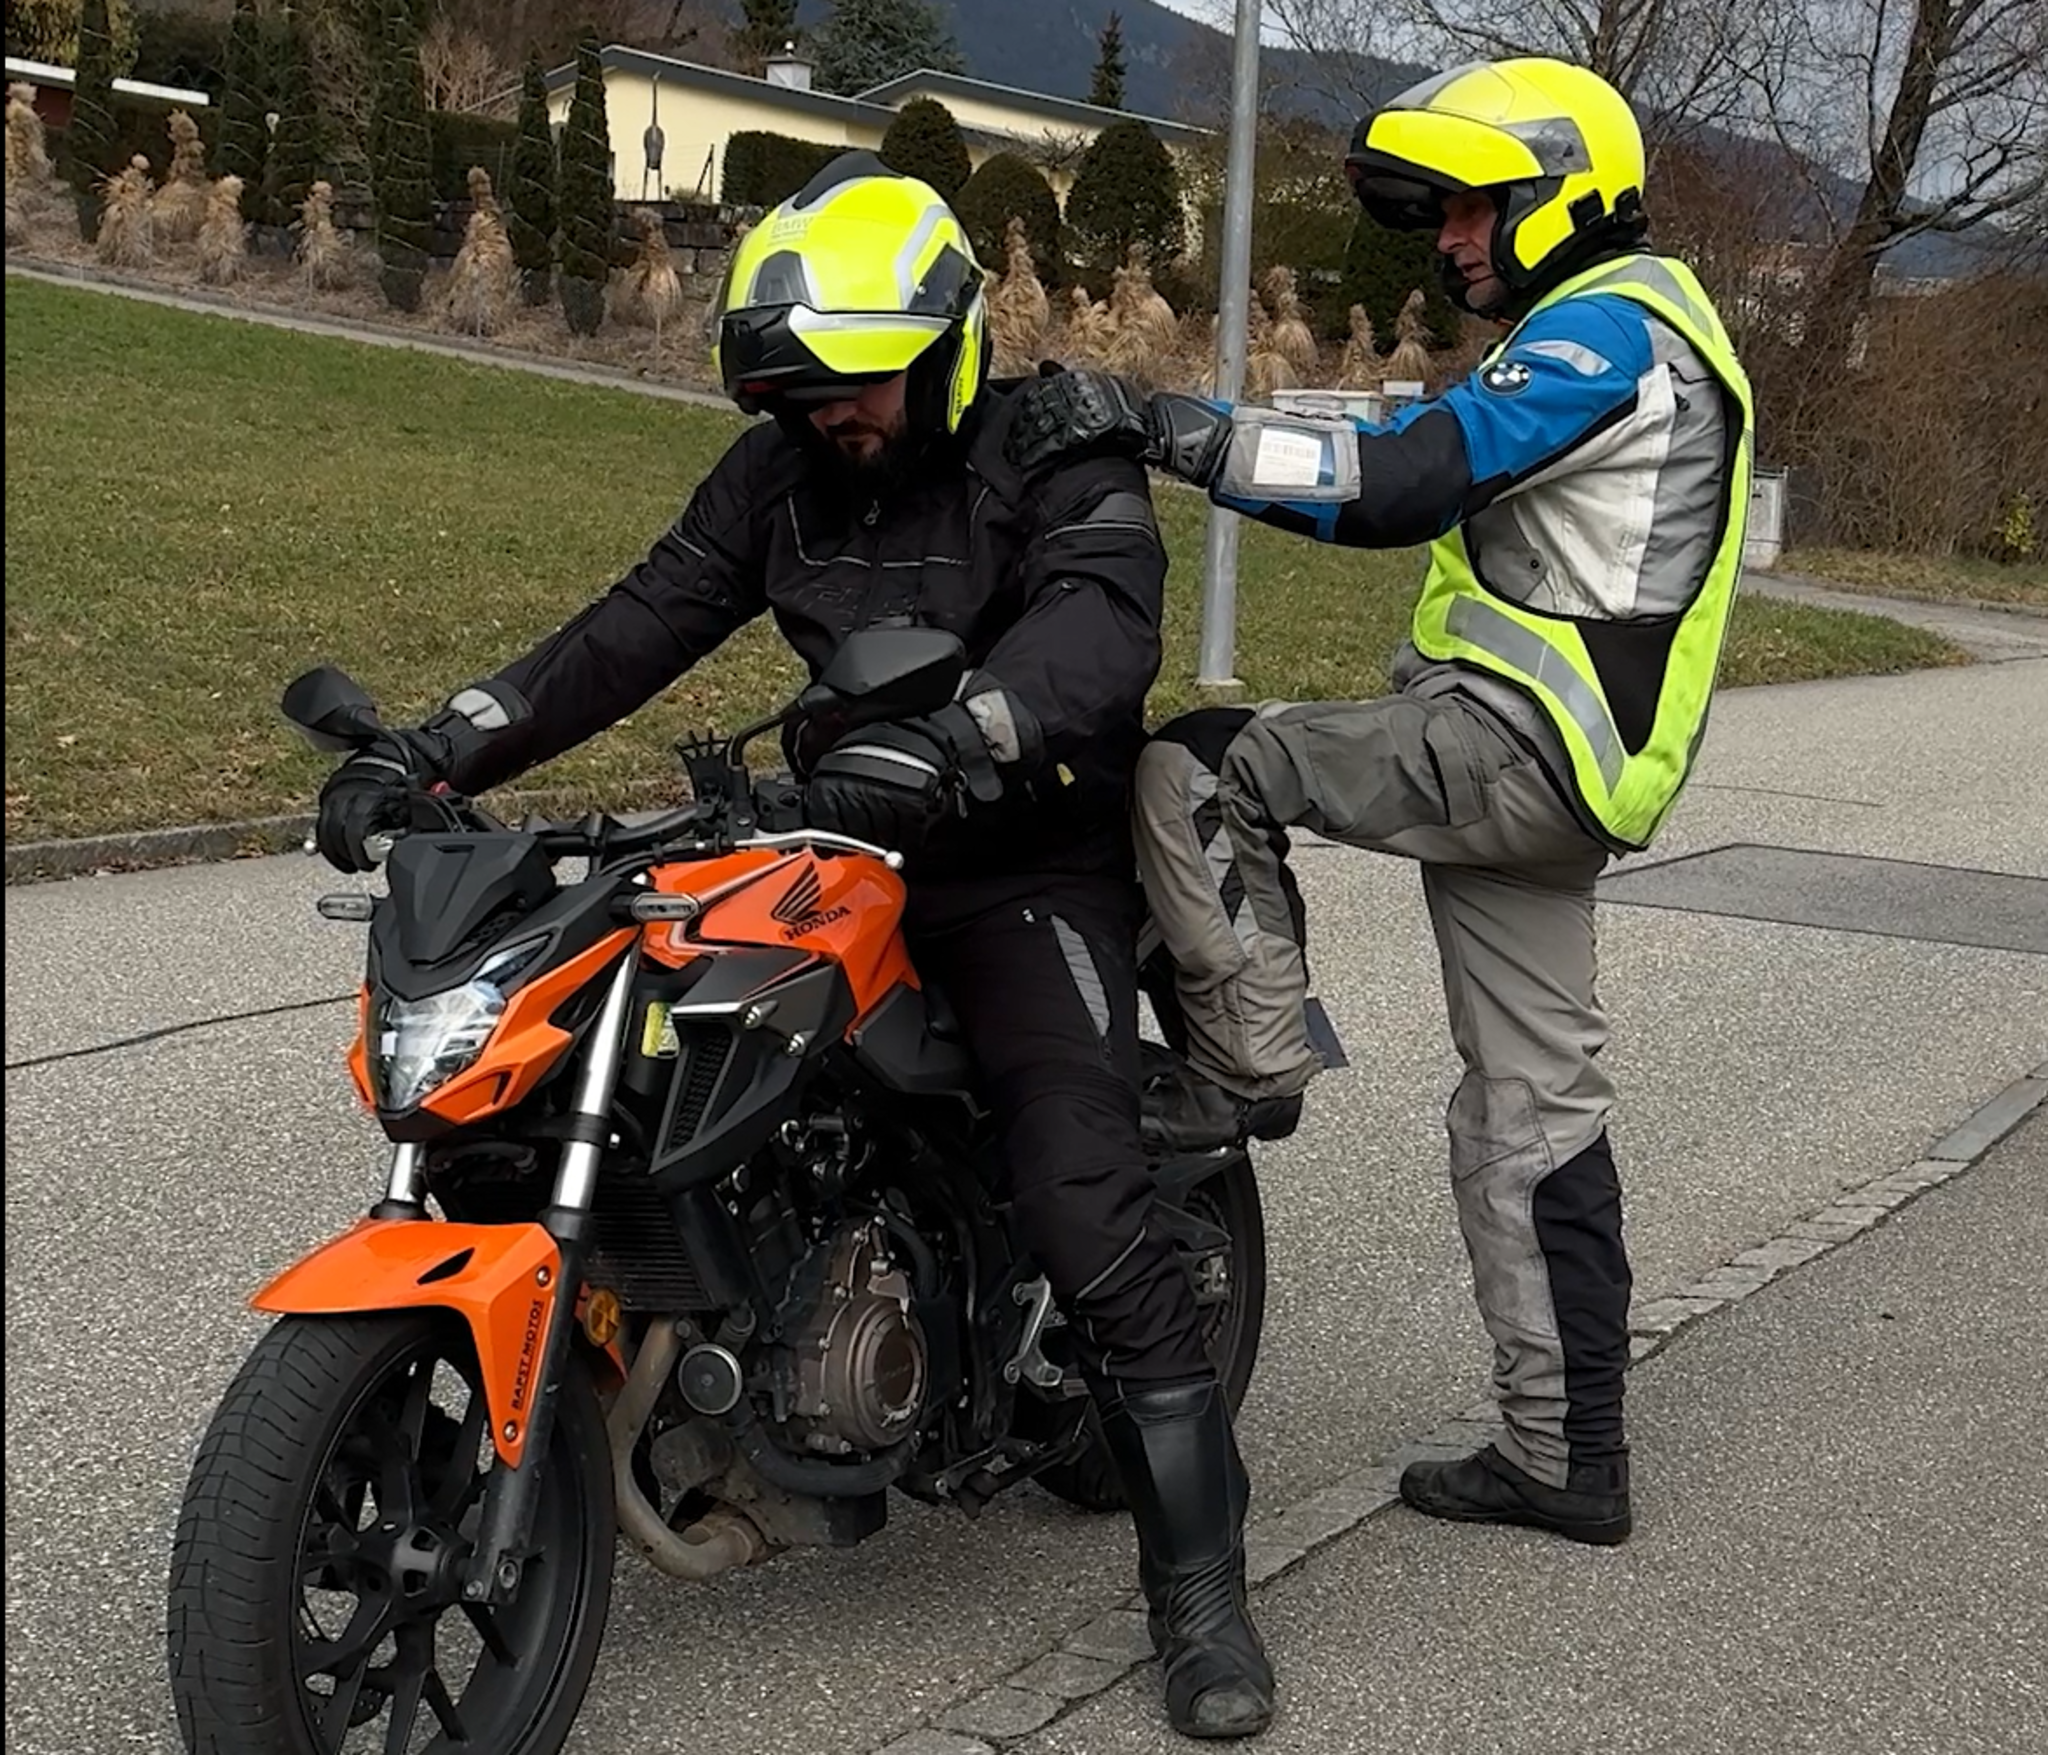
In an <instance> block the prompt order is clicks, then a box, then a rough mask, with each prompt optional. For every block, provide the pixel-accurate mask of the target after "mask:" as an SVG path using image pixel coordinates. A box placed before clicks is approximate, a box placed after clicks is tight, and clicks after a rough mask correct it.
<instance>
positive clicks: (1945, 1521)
mask: <svg viewBox="0 0 2048 1755" xmlns="http://www.w3.org/2000/svg"><path fill="white" fill-rule="evenodd" d="M2044 1258H2048V1119H2037V1120H2035V1121H2033V1122H2031V1123H2029V1124H2028V1125H2027V1126H2026V1127H2025V1128H2024V1129H2023V1130H2022V1131H2021V1132H2020V1133H2019V1134H2017V1135H2015V1136H2014V1137H2013V1138H2012V1139H2011V1140H2009V1141H2008V1142H2007V1144H2006V1145H2005V1146H2003V1147H2002V1148H2001V1149H2000V1150H1999V1151H1998V1152H1997V1153H1995V1154H1994V1155H1993V1156H1992V1157H1991V1158H1990V1159H1989V1160H1987V1161H1986V1162H1985V1163H1984V1164H1982V1165H1981V1166H1979V1167H1978V1168H1977V1169H1975V1170H1973V1171H1971V1172H1970V1173H1969V1174H1968V1175H1967V1176H1965V1177H1963V1178H1962V1179H1961V1180H1959V1181H1957V1182H1955V1183H1952V1184H1950V1185H1949V1186H1948V1187H1946V1188H1942V1189H1939V1190H1937V1191H1935V1192H1934V1193H1931V1194H1929V1195H1928V1196H1926V1197H1925V1198H1924V1199H1923V1200H1922V1201H1920V1202H1919V1203H1917V1204H1915V1205H1914V1206H1912V1207H1909V1208H1908V1209H1907V1210H1906V1211H1904V1212H1903V1213H1901V1214H1900V1215H1898V1216H1897V1217H1896V1218H1894V1219H1893V1220H1892V1221H1891V1222H1890V1223H1889V1224H1887V1225H1885V1226H1884V1227H1883V1228H1882V1229H1881V1230H1879V1231H1877V1232H1875V1233H1873V1234H1872V1235H1870V1236H1869V1237H1867V1238H1865V1239H1864V1240H1862V1241H1860V1242H1858V1243H1854V1244H1851V1245H1850V1246H1849V1247H1847V1248H1846V1249H1844V1250H1842V1251H1840V1252H1839V1253H1837V1254H1836V1255H1834V1256H1831V1257H1829V1258H1828V1259H1827V1260H1825V1261H1822V1262H1818V1263H1816V1264H1815V1265H1813V1266H1812V1267H1810V1268H1807V1269H1805V1270H1802V1271H1801V1272H1800V1273H1799V1274H1798V1275H1796V1276H1794V1277H1793V1278H1791V1279H1789V1280H1786V1281H1782V1282H1780V1283H1779V1284H1777V1285H1775V1286H1772V1287H1770V1288H1768V1289H1766V1290H1765V1291H1763V1292H1760V1293H1758V1294H1756V1295H1755V1296H1754V1297H1752V1298H1750V1299H1749V1300H1747V1301H1746V1302H1745V1303H1743V1304H1742V1305H1741V1306H1739V1307H1738V1308H1736V1309H1734V1310H1732V1311H1728V1312H1725V1313H1723V1314H1722V1315H1720V1316H1717V1317H1715V1318H1714V1319H1713V1320H1712V1321H1710V1322H1707V1323H1705V1324H1702V1325H1701V1326H1700V1327H1699V1328H1698V1329H1697V1330H1695V1331H1693V1332H1691V1333H1690V1334H1688V1335H1686V1336H1685V1337H1683V1338H1681V1339H1680V1340H1679V1341H1678V1342H1676V1343H1675V1344H1674V1345H1673V1346H1672V1348H1671V1349H1670V1350H1669V1351H1668V1352H1666V1353H1663V1354H1660V1355H1659V1356H1658V1357H1657V1358H1655V1359H1654V1360H1652V1361H1650V1362H1649V1363H1648V1364H1646V1365H1645V1366H1643V1367H1642V1368H1641V1369H1639V1370H1638V1371H1637V1372H1636V1373H1634V1374H1633V1375H1632V1377H1631V1378H1630V1401H1631V1417H1632V1423H1633V1428H1634V1452H1635V1467H1636V1473H1637V1494H1636V1504H1637V1527H1636V1534H1635V1537H1634V1539H1633V1540H1632V1541H1631V1542H1630V1543H1629V1544H1628V1545H1627V1546H1626V1547H1623V1548H1618V1549H1613V1550H1590V1549H1583V1548H1574V1547H1572V1546H1570V1545H1569V1544H1567V1543H1564V1542H1560V1541H1557V1540H1555V1539H1552V1538H1549V1537H1545V1536H1541V1535H1538V1534H1535V1533H1534V1532H1530V1531H1520V1530H1512V1531H1511V1530H1473V1529H1460V1528H1456V1527H1453V1526H1450V1525H1444V1524H1436V1523H1432V1522H1431V1521H1429V1520H1428V1519H1425V1518H1422V1517H1419V1516H1416V1515H1415V1514H1414V1513H1412V1512H1409V1511H1407V1510H1406V1509H1400V1510H1396V1511H1392V1512H1389V1513H1387V1514H1385V1515H1384V1516H1382V1517H1380V1518H1377V1519H1375V1520H1374V1521H1373V1522H1372V1523H1370V1524H1368V1525H1367V1526H1365V1527H1364V1528H1363V1529H1361V1530H1360V1531H1359V1532H1358V1533H1356V1534H1354V1535H1352V1536H1348V1537H1346V1538H1344V1539H1343V1540H1341V1541H1339V1542H1337V1543H1336V1544H1334V1545H1333V1546H1332V1547H1330V1548H1328V1549H1326V1550H1324V1551H1322V1552H1321V1553H1318V1554H1317V1555H1316V1556H1315V1557H1314V1558H1313V1559H1312V1560H1310V1561H1309V1562H1308V1564H1307V1565H1306V1566H1304V1567H1303V1568H1301V1569H1300V1570H1299V1571H1298V1572H1296V1573H1294V1574H1292V1575H1290V1576H1288V1577H1287V1578H1285V1579H1283V1580H1281V1581H1279V1582H1278V1583H1276V1584H1274V1585H1273V1586H1272V1587H1270V1588H1269V1589H1268V1590H1266V1591H1265V1592H1263V1593H1262V1595H1261V1598H1260V1602H1259V1610H1260V1617H1261V1622H1262V1626H1263V1630H1264V1633H1265V1636H1266V1639H1267V1641H1268V1643H1269V1644H1270V1645H1271V1647H1272V1649H1273V1652H1274V1655H1275V1660H1276V1662H1277V1663H1278V1665H1279V1667H1280V1673H1281V1678H1282V1688H1283V1693H1284V1705H1283V1711H1282V1715H1281V1718H1280V1720H1279V1723H1278V1724H1277V1725H1276V1727H1275V1729H1274V1731H1273V1732H1272V1734H1271V1735H1270V1736H1268V1737H1267V1738H1266V1739H1265V1740H1264V1741H1262V1742H1261V1743H1259V1744H1258V1745H1257V1747H1258V1748H1259V1749H1260V1750H1261V1752H1262V1755H1368V1752H1371V1755H1377V1752H1379V1751H1390V1752H1396V1751H1397V1752H1399V1755H1496V1752H1497V1755H1595V1752H1598V1755H1667V1752H1668V1755H1726V1752H1729V1751H1734V1750H1741V1751H1743V1752H1744V1755H1780V1752H1783V1755H1791V1752H1793V1751H1800V1752H1811V1755H1965V1752H1966V1751H1967V1752H1976V1755H1994V1752H1995V1755H2038V1751H2040V1750H2042V1749H2044V1748H2048V1546H2044V1544H2048V1537H2044V1532H2048V1468H2044V1467H2043V1464H2042V1458H2043V1456H2044V1454H2048V1394H2044V1393H2043V1390H2042V1379H2041V1355H2042V1340H2043V1332H2044V1330H2043V1323H2042V1291H2041V1279H2042V1276H2041V1264H2042V1261H2043V1260H2044ZM1155 1687H1156V1679H1155V1677H1154V1675H1153V1673H1152V1672H1151V1670H1150V1669H1149V1667H1148V1668H1147V1669H1146V1670H1144V1671H1141V1672H1139V1673H1138V1674H1136V1675H1135V1676H1133V1677H1132V1679H1131V1680H1130V1681H1128V1682H1126V1683H1125V1684H1123V1685H1122V1687H1121V1688H1119V1689H1118V1690H1117V1691H1116V1692H1115V1693H1113V1694H1110V1695H1106V1696H1104V1697H1103V1698H1101V1699H1100V1700H1098V1701H1096V1702H1094V1703H1092V1704H1091V1705H1089V1706H1088V1707H1086V1708H1084V1709H1083V1710H1081V1711H1080V1712H1078V1713H1076V1714H1074V1715H1073V1716H1072V1717H1070V1718H1068V1719H1065V1720H1063V1721H1061V1722H1060V1723H1059V1724H1057V1725H1056V1726H1054V1727H1053V1728H1052V1729H1051V1730H1050V1731H1048V1732H1046V1733H1045V1734H1044V1735H1042V1736H1040V1737H1037V1738H1034V1739H1032V1740H1030V1741H1028V1742H1026V1743H1024V1744H1022V1745H1021V1746H1020V1747H1021V1748H1023V1749H1024V1750H1027V1751H1029V1755H1111V1752H1112V1751H1114V1752H1116V1755H1142V1752H1146V1751H1156V1752H1157V1755H1184V1752H1185V1750H1186V1747H1187V1745H1186V1744H1184V1743H1181V1742H1180V1741H1178V1740H1177V1739H1176V1738H1174V1737H1173V1736H1172V1734H1171V1733H1170V1732H1167V1731H1166V1730H1165V1729H1164V1728H1163V1726H1162V1724H1161V1722H1160V1715H1159V1711H1158V1708H1157V1707H1156V1705H1155V1704H1154V1701H1153V1693H1154V1689H1155Z"/></svg>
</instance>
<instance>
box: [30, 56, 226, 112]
mask: <svg viewBox="0 0 2048 1755" xmlns="http://www.w3.org/2000/svg"><path fill="white" fill-rule="evenodd" d="M7 77H8V78H9V79H25V80H27V81H28V82H29V84H31V85H61V86H63V87H64V89H65V90H67V91H69V90H70V89H71V88H72V87H74V86H75V85H76V84H77V83H78V74H77V72H76V70H75V69H73V68H70V67H57V66H53V65H52V64H51V63H50V62H48V61H24V60H23V59H21V57H20V56H18V55H9V56H8V57H7ZM114 89H115V90H116V91H118V92H119V93H121V95H122V96H123V97H141V98H154V99H156V100H157V101H158V102H159V103H166V104H188V105H190V106H191V107H192V108H193V109H195V110H199V109H204V108H206V106H207V105H208V104H210V103H211V102H212V101H213V100H212V99H211V98H209V97H208V96H207V95H206V93H205V92H203V91H186V90H185V89H184V88H183V87H181V86H176V85H151V84H150V83H149V81H147V80H146V79H117V80H115V81H114Z"/></svg>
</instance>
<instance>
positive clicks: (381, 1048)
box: [370, 938, 547, 1109]
mask: <svg viewBox="0 0 2048 1755" xmlns="http://www.w3.org/2000/svg"><path fill="white" fill-rule="evenodd" d="M546 943H547V941H546V940H545V939H538V938H533V939H528V940H526V941H525V942H524V943H523V944H516V945H513V946H511V947H510V948H509V949H506V950H502V951H499V952H497V953H495V954H494V955H493V956H491V957H490V958H489V959H488V960H487V961H486V962H485V963H484V965H483V967H482V968H480V969H479V970H477V972H476V973H475V974H474V975H472V976H471V977H470V978H469V979H468V980H467V981H465V982H464V983H463V984H462V985H461V986H460V987H451V988H449V989H448V990H447V991H446V992H445V993H430V994H428V995H427V997H426V998H425V999H400V998H398V997H397V996H396V995H395V994H386V995H384V997H383V999H382V1000H381V1001H380V1003H379V1004H378V1007H377V1012H376V1018H375V1024H374V1029H375V1037H374V1040H373V1041H372V1042H371V1044H370V1078H371V1082H372V1084H373V1085H374V1086H375V1088H376V1092H377V1101H378V1103H379V1104H380V1105H381V1106H382V1107H384V1108H386V1109H410V1108H412V1107H414V1106H415V1105H416V1104H418V1103H420V1102H421V1101H423V1100H424V1099H425V1098H426V1097H427V1096H428V1094H429V1093H431V1092H433V1091H435V1090H438V1089H439V1088H440V1087H441V1086H442V1085H445V1084H446V1083H447V1082H448V1081H449V1080H450V1079H452V1078H453V1077H455V1075H456V1074H457V1073H459V1072H461V1071H463V1070H464V1068H466V1067H469V1066H472V1065H474V1064H475V1062H476V1059H477V1057H478V1056H479V1055H480V1054H482V1053H483V1051H484V1044H485V1043H487V1042H488V1041H490V1039H491V1032H492V1031H493V1030H495V1029H496V1028H497V1027H498V1020H499V1019H500V1018H501V1017H503V1016H504V1015H505V996H506V994H507V993H508V992H509V991H510V990H511V988H512V987H513V986H514V985H515V984H516V983H517V980H518V978H519V976H520V975H522V974H523V973H524V972H525V971H526V970H527V969H528V968H529V967H530V966H531V965H532V964H533V962H534V960H535V959H536V958H537V957H538V956H539V955H540V954H541V952H542V950H544V949H545V948H546Z"/></svg>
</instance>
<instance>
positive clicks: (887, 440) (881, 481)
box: [822, 422, 925, 500]
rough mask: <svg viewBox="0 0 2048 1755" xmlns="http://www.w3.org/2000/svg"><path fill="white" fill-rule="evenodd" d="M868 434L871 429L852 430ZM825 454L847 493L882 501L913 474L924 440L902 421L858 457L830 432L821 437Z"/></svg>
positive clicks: (919, 459) (922, 451) (920, 458)
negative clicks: (877, 443)
mask: <svg viewBox="0 0 2048 1755" xmlns="http://www.w3.org/2000/svg"><path fill="white" fill-rule="evenodd" d="M856 430H858V431H861V432H866V433H872V432H874V431H875V429H874V428H872V427H863V428H859V429H856ZM822 437H823V439H824V450H825V454H826V455H827V456H828V457H829V458H830V459H831V461H832V466H833V469H834V471H835V473H836V474H837V475H838V477H839V479H840V480H841V481H842V482H844V483H845V485H846V487H847V488H848V490H849V491H850V492H852V493H854V494H857V495H859V496H861V497H863V498H866V499H876V500H879V499H883V498H886V497H887V496H888V495H890V494H893V493H895V492H896V491H897V490H898V489H900V488H902V487H904V486H906V485H908V483H909V482H910V481H911V479H912V478H913V477H914V476H915V475H916V473H917V467H918V464H919V463H920V462H921V461H922V459H923V456H924V452H925V442H924V439H923V438H922V437H921V436H919V435H917V434H914V433H912V431H911V430H910V425H909V423H908V422H905V423H904V424H903V425H902V426H900V427H898V428H897V429H896V431H895V432H893V433H888V434H885V435H883V436H882V442H881V443H880V444H879V445H875V446H873V447H871V448H869V449H866V450H864V451H863V452H861V453H860V454H859V455H855V454H854V453H852V452H850V451H848V450H846V449H845V448H844V447H843V446H842V445H841V444H840V443H839V441H838V439H837V438H836V437H835V436H834V435H833V434H831V433H826V434H824V435H822Z"/></svg>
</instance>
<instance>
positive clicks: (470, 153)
mask: <svg viewBox="0 0 2048 1755" xmlns="http://www.w3.org/2000/svg"><path fill="white" fill-rule="evenodd" d="M427 131H428V133H429V134H430V135H431V136H432V138H433V178H434V198H435V199H436V200H438V201H467V200H468V199H469V171H470V167H471V166H472V165H481V166H483V168H484V169H485V171H487V172H488V173H489V174H490V179H491V189H492V191H493V192H494V193H495V194H496V195H497V197H498V202H499V205H500V206H503V205H505V203H507V202H508V201H510V199H511V196H512V157H513V153H514V151H515V150H516V148H517V147H518V145H519V124H518V123H517V122H501V121H499V120H497V119H496V118H495V117H491V116H465V115H455V114H453V113H451V112H449V111H446V110H435V111H433V112H432V113H431V114H429V115H428V117H427Z"/></svg>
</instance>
